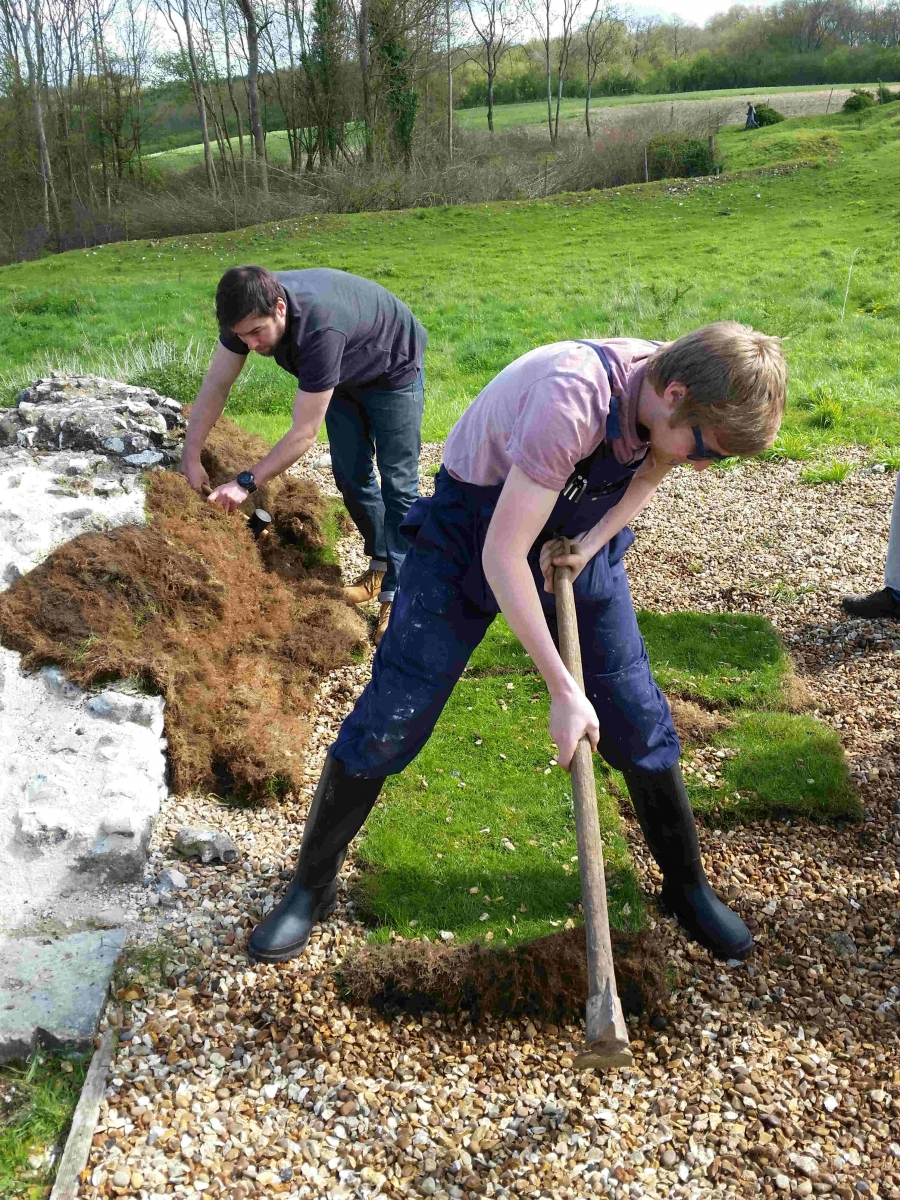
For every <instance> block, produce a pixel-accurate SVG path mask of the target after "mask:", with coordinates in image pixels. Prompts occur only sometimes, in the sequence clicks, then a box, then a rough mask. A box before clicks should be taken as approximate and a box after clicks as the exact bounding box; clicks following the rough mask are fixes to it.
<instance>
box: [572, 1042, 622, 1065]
mask: <svg viewBox="0 0 900 1200" xmlns="http://www.w3.org/2000/svg"><path fill="white" fill-rule="evenodd" d="M633 1063H634V1055H633V1054H632V1053H631V1051H630V1050H629V1049H628V1046H627V1045H626V1046H621V1045H612V1046H604V1045H601V1044H597V1045H594V1046H588V1047H587V1048H586V1049H584V1050H583V1051H582V1052H581V1054H579V1055H578V1057H577V1058H576V1059H575V1062H574V1063H573V1066H574V1068H575V1070H576V1071H608V1070H609V1069H610V1067H630V1066H631V1065H632V1064H633Z"/></svg>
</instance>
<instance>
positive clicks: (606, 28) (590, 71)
mask: <svg viewBox="0 0 900 1200" xmlns="http://www.w3.org/2000/svg"><path fill="white" fill-rule="evenodd" d="M621 28H622V16H621V13H620V12H619V9H618V8H617V7H616V6H615V5H614V4H610V3H608V0H594V9H593V12H592V13H591V15H590V17H589V18H588V23H587V25H585V27H584V53H585V58H586V60H587V64H586V65H587V70H586V82H587V90H586V95H585V100H584V131H585V134H586V135H587V136H588V137H590V136H591V88H592V87H593V86H594V80H595V79H596V78H597V72H598V71H599V70H600V67H601V66H602V65H603V63H605V62H608V61H609V59H610V58H611V57H612V52H613V50H614V49H615V47H616V44H617V42H618V40H619V33H620V30H621Z"/></svg>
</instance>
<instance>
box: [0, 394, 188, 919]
mask: <svg viewBox="0 0 900 1200" xmlns="http://www.w3.org/2000/svg"><path fill="white" fill-rule="evenodd" d="M35 393H37V397H38V400H39V403H40V404H41V408H40V410H39V412H38V418H39V419H36V417H35V412H36V409H37V405H35V404H34V403H32V402H31V401H32V400H33V398H34V396H35ZM23 397H24V400H23ZM23 397H20V404H19V406H18V408H17V409H0V418H2V420H0V590H2V589H4V588H6V587H9V586H10V585H11V584H12V583H14V582H15V580H17V579H18V578H19V577H20V576H21V575H23V574H25V573H26V572H27V571H29V570H31V569H32V568H33V567H35V566H36V565H37V564H38V563H40V562H42V561H43V559H45V558H46V557H47V555H48V554H49V553H50V552H51V551H52V550H53V549H54V548H55V547H57V546H59V545H60V544H61V543H63V542H66V541H68V540H70V539H71V538H73V537H76V536H77V535H79V534H81V533H83V532H86V531H90V530H101V529H105V528H109V527H112V526H117V525H123V524H142V523H143V522H144V520H145V516H144V489H143V487H142V486H141V483H142V480H141V476H140V474H138V473H137V471H136V468H139V467H140V466H142V465H144V464H145V463H147V462H151V463H157V462H160V461H162V462H172V461H173V459H174V458H177V451H175V449H174V447H175V445H176V441H177V436H178V433H179V432H180V429H179V427H180V426H181V425H182V424H183V422H182V421H181V418H180V416H178V410H179V405H177V404H176V402H175V401H170V400H167V399H165V398H163V397H159V396H157V395H156V393H155V392H151V391H150V390H149V389H136V388H128V387H126V386H125V385H122V384H116V383H113V382H111V381H108V380H97V379H94V378H93V377H78V378H77V379H76V380H75V384H74V386H72V385H70V383H69V379H68V378H67V377H64V376H56V375H54V376H51V377H49V378H48V379H46V380H41V381H38V383H37V384H36V385H34V386H33V387H32V388H31V389H28V392H27V393H23ZM54 401H57V402H58V403H57V405H56V409H55V411H56V413H57V414H62V415H61V416H60V415H57V416H56V417H54V415H53V413H54ZM101 410H102V415H103V420H102V421H98V420H97V419H96V417H97V413H98V412H100V411H101ZM154 411H155V413H156V414H165V419H163V417H162V416H161V415H157V417H156V420H155V423H154V421H153V420H151V419H150V418H149V417H148V415H147V414H148V413H149V414H150V416H151V417H152V415H153V413H154ZM85 412H87V413H88V414H89V416H90V419H91V420H90V421H86V420H85ZM17 421H18V426H19V427H18V428H17V425H16V422H17ZM91 421H93V427H91ZM26 422H27V424H26ZM70 429H71V430H72V432H71V433H69V432H67V431H68V430H70ZM170 431H171V432H170ZM111 433H114V434H115V435H116V436H115V437H112V436H111ZM3 441H6V442H7V443H11V444H7V445H6V446H3V445H2V442H3ZM67 443H69V444H67ZM72 443H74V444H72ZM110 443H112V444H110ZM148 446H149V449H148ZM59 447H62V448H61V449H60V448H59ZM154 447H155V448H154ZM160 448H161V449H160ZM129 454H130V456H131V459H132V461H131V462H129V461H128V456H129ZM134 460H137V461H134ZM165 747H166V742H165V739H164V737H163V700H162V698H161V697H158V696H146V695H140V694H137V693H135V694H130V693H129V692H128V690H127V689H123V688H121V687H116V688H110V689H107V690H106V691H103V692H100V693H96V694H90V693H87V692H85V691H83V690H82V689H81V688H79V687H77V686H76V685H74V684H73V683H71V682H70V681H69V680H67V679H66V678H65V676H64V675H63V674H62V672H61V671H60V670H59V669H58V668H56V667H44V668H43V669H42V670H40V671H38V672H34V673H27V672H24V671H23V670H22V667H21V656H20V655H19V654H17V653H15V652H13V651H12V650H9V649H7V648H5V647H0V932H17V933H19V932H25V931H33V930H35V929H37V928H40V927H42V926H44V925H45V924H46V923H47V922H48V921H49V922H51V923H53V924H56V925H60V924H61V925H64V926H67V927H70V926H71V925H72V923H73V922H79V921H84V920H86V919H90V918H91V917H92V915H94V911H95V910H96V908H97V906H98V903H99V902H101V901H102V900H107V899H108V896H109V889H108V887H105V886H104V885H107V884H109V883H117V882H130V881H136V880H140V878H141V876H142V874H143V869H144V863H145V858H146V851H147V844H148V841H149V838H150V832H151V826H152V821H153V818H154V817H155V815H156V814H157V812H158V811H159V806H160V803H161V801H162V800H163V799H164V797H165V795H166V783H165V775H166V760H165V753H164V752H165Z"/></svg>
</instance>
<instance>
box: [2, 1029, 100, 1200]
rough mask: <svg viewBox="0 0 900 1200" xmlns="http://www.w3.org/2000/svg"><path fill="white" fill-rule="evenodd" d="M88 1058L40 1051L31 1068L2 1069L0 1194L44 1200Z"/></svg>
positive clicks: (11, 1065) (6, 1198) (8, 1197)
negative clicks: (52, 1155) (52, 1152)
mask: <svg viewBox="0 0 900 1200" xmlns="http://www.w3.org/2000/svg"><path fill="white" fill-rule="evenodd" d="M90 1057H91V1056H90V1054H74V1053H69V1052H65V1053H60V1054H55V1053H49V1052H47V1051H45V1050H41V1049H38V1050H37V1051H36V1052H35V1053H34V1054H33V1055H32V1056H31V1058H30V1059H29V1060H28V1063H27V1064H24V1065H23V1064H17V1063H7V1064H6V1065H5V1066H2V1067H0V1196H2V1197H3V1198H4V1200H13V1198H14V1197H15V1198H19V1197H21V1198H22V1200H43V1197H46V1196H48V1195H49V1194H50V1188H51V1186H52V1183H53V1177H54V1175H55V1172H56V1165H55V1162H54V1163H50V1162H48V1160H47V1158H46V1154H47V1151H48V1150H49V1149H50V1148H51V1147H55V1148H56V1150H57V1156H58V1154H60V1153H62V1145H63V1141H64V1137H65V1134H66V1131H67V1130H68V1127H69V1124H70V1123H71V1120H72V1113H73V1112H74V1111H75V1105H76V1104H77V1103H78V1096H79V1094H80V1092H81V1088H82V1085H83V1083H84V1078H85V1074H86V1072H87V1067H88V1064H89V1063H90Z"/></svg>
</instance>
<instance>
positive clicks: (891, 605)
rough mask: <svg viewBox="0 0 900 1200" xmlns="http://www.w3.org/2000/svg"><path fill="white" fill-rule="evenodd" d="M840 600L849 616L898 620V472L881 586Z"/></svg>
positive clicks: (899, 584)
mask: <svg viewBox="0 0 900 1200" xmlns="http://www.w3.org/2000/svg"><path fill="white" fill-rule="evenodd" d="M841 603H842V604H843V606H844V609H845V610H846V611H847V612H848V613H849V614H850V615H851V617H862V618H863V619H864V620H870V621H871V620H879V619H880V620H884V619H888V620H891V619H893V620H895V621H898V620H900V474H898V475H897V485H896V488H895V491H894V507H893V509H892V511H891V532H890V536H889V538H888V549H887V559H886V560H885V564H884V587H883V588H880V589H879V590H878V591H877V592H871V593H870V594H869V595H868V596H845V597H844V598H843V600H842V601H841Z"/></svg>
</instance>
